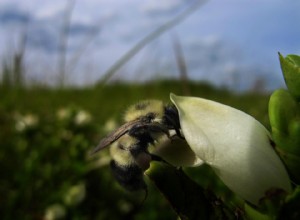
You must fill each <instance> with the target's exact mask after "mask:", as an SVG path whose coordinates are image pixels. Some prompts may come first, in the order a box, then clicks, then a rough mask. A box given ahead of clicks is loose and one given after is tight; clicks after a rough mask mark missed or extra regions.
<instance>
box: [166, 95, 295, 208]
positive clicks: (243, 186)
mask: <svg viewBox="0 0 300 220" xmlns="http://www.w3.org/2000/svg"><path fill="white" fill-rule="evenodd" d="M170 98H171V100H172V102H173V103H174V104H175V106H176V107H177V109H178V111H179V118H180V125H181V129H182V132H183V135H184V137H185V139H186V141H187V142H188V144H189V146H190V148H191V149H192V150H193V151H194V153H195V154H196V155H197V157H199V158H200V159H201V160H202V161H204V163H206V164H208V165H210V166H211V167H212V168H213V169H214V170H215V172H216V174H217V175H218V176H219V177H220V179H221V180H222V181H223V182H224V183H225V184H226V185H227V186H228V187H229V188H230V189H231V190H232V191H234V192H235V193H237V194H238V195H240V196H241V197H242V198H244V199H245V200H247V201H249V202H251V203H253V204H258V202H259V199H260V198H262V197H263V196H264V194H265V192H266V191H267V190H269V189H271V188H281V189H284V190H286V191H287V192H290V191H291V185H290V180H289V177H288V174H287V172H286V170H285V168H284V166H283V164H282V162H281V160H280V159H279V157H278V156H277V154H276V153H275V151H274V149H273V148H272V146H271V144H270V134H269V132H268V131H267V130H266V129H265V127H263V125H261V124H260V123H259V122H258V121H257V120H255V119H254V118H253V117H251V116H250V115H247V114H246V113H244V112H242V111H239V110H237V109H234V108H232V107H229V106H226V105H223V104H220V103H217V102H214V101H210V100H206V99H202V98H195V97H183V96H176V95H174V94H171V96H170Z"/></svg>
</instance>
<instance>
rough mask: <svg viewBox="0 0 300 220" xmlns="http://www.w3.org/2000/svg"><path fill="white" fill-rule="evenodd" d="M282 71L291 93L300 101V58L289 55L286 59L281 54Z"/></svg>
mask: <svg viewBox="0 0 300 220" xmlns="http://www.w3.org/2000/svg"><path fill="white" fill-rule="evenodd" d="M279 59H280V65H281V70H282V72H283V76H284V80H285V83H286V85H287V87H288V89H289V91H290V93H291V94H292V95H293V96H294V97H295V98H296V99H297V100H298V101H299V100H300V56H297V55H288V56H286V58H284V57H283V56H282V55H281V54H280V53H279Z"/></svg>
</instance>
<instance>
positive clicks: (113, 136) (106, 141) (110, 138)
mask: <svg viewBox="0 0 300 220" xmlns="http://www.w3.org/2000/svg"><path fill="white" fill-rule="evenodd" d="M139 123H140V121H139V120H135V121H130V122H127V123H125V124H123V125H122V126H121V127H119V128H117V129H116V130H114V131H113V132H111V133H110V134H108V135H107V136H106V137H104V138H103V139H102V140H101V141H100V142H99V144H98V145H97V146H96V147H95V148H94V149H93V150H92V151H91V154H94V153H96V152H98V151H100V150H102V149H103V148H105V147H107V146H108V145H110V144H112V143H113V142H115V141H116V140H118V139H119V138H120V137H122V136H123V135H124V134H126V133H127V132H128V131H129V130H130V129H131V128H132V127H133V126H135V125H137V124H139Z"/></svg>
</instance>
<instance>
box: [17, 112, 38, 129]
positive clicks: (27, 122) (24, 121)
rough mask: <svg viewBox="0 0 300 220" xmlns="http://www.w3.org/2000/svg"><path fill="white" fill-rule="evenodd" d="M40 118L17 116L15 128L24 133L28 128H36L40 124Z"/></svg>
mask: <svg viewBox="0 0 300 220" xmlns="http://www.w3.org/2000/svg"><path fill="white" fill-rule="evenodd" d="M38 122H39V118H38V117H37V116H36V115H33V114H27V115H17V116H16V124H15V128H16V130H17V131H19V132H22V131H24V130H26V129H27V128H31V127H34V126H36V125H37V124H38Z"/></svg>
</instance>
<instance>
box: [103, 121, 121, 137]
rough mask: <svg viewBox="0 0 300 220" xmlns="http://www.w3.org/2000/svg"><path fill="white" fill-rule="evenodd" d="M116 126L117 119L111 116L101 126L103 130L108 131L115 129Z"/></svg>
mask: <svg viewBox="0 0 300 220" xmlns="http://www.w3.org/2000/svg"><path fill="white" fill-rule="evenodd" d="M117 126H118V123H117V121H116V120H115V119H113V118H110V119H108V120H107V121H106V122H105V124H104V126H103V130H104V132H107V133H108V132H111V131H113V130H115V129H116V128H117Z"/></svg>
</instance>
